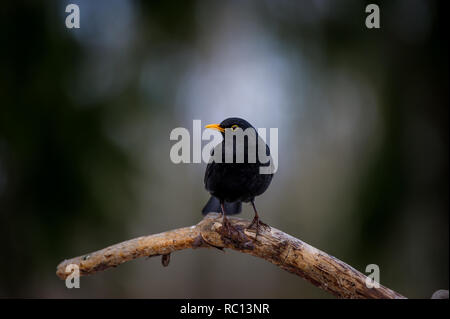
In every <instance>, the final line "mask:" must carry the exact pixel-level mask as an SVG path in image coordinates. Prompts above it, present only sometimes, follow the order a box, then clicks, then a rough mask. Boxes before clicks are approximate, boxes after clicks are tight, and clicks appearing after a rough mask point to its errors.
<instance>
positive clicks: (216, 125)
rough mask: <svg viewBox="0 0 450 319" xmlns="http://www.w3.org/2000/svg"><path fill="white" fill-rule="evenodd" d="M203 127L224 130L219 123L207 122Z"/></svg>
mask: <svg viewBox="0 0 450 319" xmlns="http://www.w3.org/2000/svg"><path fill="white" fill-rule="evenodd" d="M205 128H210V129H212V130H217V131H221V132H225V129H224V128H223V127H222V126H220V124H209V125H206V126H205Z"/></svg>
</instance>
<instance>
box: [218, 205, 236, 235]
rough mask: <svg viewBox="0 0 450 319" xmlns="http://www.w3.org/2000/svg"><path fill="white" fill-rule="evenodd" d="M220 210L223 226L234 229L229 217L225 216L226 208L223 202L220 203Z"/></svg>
mask: <svg viewBox="0 0 450 319" xmlns="http://www.w3.org/2000/svg"><path fill="white" fill-rule="evenodd" d="M220 208H221V209H222V225H223V227H225V228H227V229H228V228H230V227H233V226H231V223H230V221H229V220H228V218H227V216H226V215H225V206H224V205H223V202H220Z"/></svg>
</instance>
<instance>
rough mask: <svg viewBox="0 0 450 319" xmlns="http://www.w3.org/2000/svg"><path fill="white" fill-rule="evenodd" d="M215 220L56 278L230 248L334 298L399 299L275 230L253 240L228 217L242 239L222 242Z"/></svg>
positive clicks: (122, 247) (82, 259)
mask: <svg viewBox="0 0 450 319" xmlns="http://www.w3.org/2000/svg"><path fill="white" fill-rule="evenodd" d="M219 217H220V215H218V214H216V213H210V214H208V215H207V216H206V217H205V218H204V219H203V220H201V221H200V222H199V223H198V224H197V225H194V226H191V227H184V228H179V229H175V230H170V231H167V232H164V233H160V234H156V235H150V236H143V237H139V238H135V239H131V240H128V241H125V242H122V243H119V244H116V245H113V246H110V247H107V248H105V249H102V250H99V251H96V252H94V253H91V254H88V255H84V256H79V257H75V258H72V259H69V260H65V261H63V262H61V263H60V264H59V265H58V267H57V271H56V274H57V275H58V276H59V277H60V278H61V279H65V278H67V276H68V275H69V274H70V272H69V273H66V267H67V266H68V265H69V264H75V265H78V267H79V269H80V274H81V275H90V274H94V273H96V272H98V271H102V270H105V269H108V268H111V267H116V266H118V265H120V264H122V263H124V262H127V261H130V260H133V259H136V258H138V257H152V256H159V255H161V256H163V257H162V263H163V265H164V266H167V265H168V264H169V261H170V253H172V252H175V251H177V250H182V249H187V248H199V247H216V248H219V249H223V248H231V249H234V250H237V251H240V252H242V253H246V254H250V255H253V256H256V257H260V258H263V259H265V260H267V261H269V262H271V263H273V264H274V265H277V266H278V267H280V268H282V269H284V270H286V271H289V272H291V273H293V274H296V275H298V276H300V277H303V278H305V279H306V280H308V281H309V282H311V283H312V284H314V285H315V286H318V287H320V288H322V289H324V290H326V291H328V292H330V293H332V294H333V295H335V296H337V297H340V298H388V299H391V298H405V297H404V296H402V295H400V294H398V293H397V292H395V291H393V290H391V289H389V288H386V287H384V286H382V285H380V287H379V288H368V287H367V286H366V279H367V277H366V276H365V275H363V274H362V273H360V272H359V271H357V270H355V269H354V268H353V267H351V266H349V265H347V264H346V263H344V262H342V261H340V260H338V259H336V258H335V257H333V256H330V255H328V254H326V253H324V252H322V251H320V250H318V249H316V248H314V247H312V246H310V245H308V244H307V243H305V242H303V241H301V240H300V239H297V238H294V237H292V236H290V235H288V234H286V233H283V232H282V231H280V230H277V229H275V228H273V227H272V228H270V229H269V227H267V228H265V229H262V230H261V231H260V232H259V234H258V238H257V240H255V231H254V230H252V229H250V230H247V229H245V227H247V226H248V225H249V224H250V222H249V221H247V220H244V219H240V218H236V217H229V220H230V222H231V223H232V225H233V226H235V227H236V228H238V229H241V230H242V231H243V232H244V233H245V235H246V236H244V237H246V238H247V239H248V238H250V239H251V242H248V241H245V239H243V238H242V236H241V237H239V236H238V237H234V238H226V237H224V235H223V233H222V232H221V230H222V223H221V219H220V218H219Z"/></svg>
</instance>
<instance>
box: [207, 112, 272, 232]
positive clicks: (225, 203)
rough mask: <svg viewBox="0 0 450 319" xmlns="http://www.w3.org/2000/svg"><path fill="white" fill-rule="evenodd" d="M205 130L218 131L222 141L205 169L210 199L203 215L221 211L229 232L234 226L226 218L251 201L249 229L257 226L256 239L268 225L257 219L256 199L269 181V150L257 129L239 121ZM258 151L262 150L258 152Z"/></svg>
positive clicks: (230, 119)
mask: <svg viewBox="0 0 450 319" xmlns="http://www.w3.org/2000/svg"><path fill="white" fill-rule="evenodd" d="M206 128H210V129H214V130H218V131H220V132H221V133H222V136H223V138H224V140H223V141H222V142H221V143H220V144H219V145H217V146H216V147H215V148H214V150H213V151H212V153H211V160H210V162H209V164H208V166H207V167H206V172H205V179H204V182H205V187H206V189H207V190H208V192H209V193H210V194H211V198H210V199H209V201H208V203H206V205H205V207H204V208H203V210H202V213H203V215H206V214H208V213H210V212H221V213H222V216H223V223H222V224H223V226H224V229H225V230H226V231H227V232H228V233H229V232H231V231H233V227H232V226H231V224H230V223H229V221H228V219H227V217H226V215H234V214H239V213H240V212H241V209H242V202H250V203H251V204H252V207H253V210H254V211H255V217H254V218H253V221H252V223H251V224H250V225H249V227H248V228H252V227H253V226H256V236H258V232H259V228H260V226H267V225H265V224H264V223H263V222H262V221H260V219H259V215H258V212H257V210H256V207H255V197H256V196H258V195H261V194H262V193H264V192H265V191H266V189H267V188H268V187H269V184H270V182H271V181H272V177H273V161H272V157H271V156H270V149H269V147H268V146H267V145H266V143H265V142H264V141H263V140H262V139H261V137H259V135H258V133H257V131H256V129H255V128H254V127H253V126H252V125H251V124H250V123H248V122H247V121H246V120H243V119H241V118H235V117H234V118H228V119H226V120H224V121H223V122H222V123H220V124H210V125H207V126H206ZM231 139H232V140H231ZM227 141H228V142H227ZM260 148H262V151H259V149H260ZM264 150H265V151H264ZM260 153H261V154H260ZM260 157H265V158H260ZM262 160H263V161H262Z"/></svg>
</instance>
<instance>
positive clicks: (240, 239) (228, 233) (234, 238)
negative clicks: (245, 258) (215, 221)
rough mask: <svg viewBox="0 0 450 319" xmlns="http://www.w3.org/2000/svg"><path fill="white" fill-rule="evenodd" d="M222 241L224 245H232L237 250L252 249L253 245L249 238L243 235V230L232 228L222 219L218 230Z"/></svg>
mask: <svg viewBox="0 0 450 319" xmlns="http://www.w3.org/2000/svg"><path fill="white" fill-rule="evenodd" d="M218 232H219V234H220V237H221V239H222V241H223V242H224V243H225V244H229V245H233V246H234V247H236V248H239V249H253V248H254V245H253V243H252V241H251V240H250V238H248V236H247V235H246V234H245V232H244V228H243V227H241V226H239V225H236V226H233V225H232V224H231V223H230V221H229V220H228V219H224V220H223V222H222V227H220V228H219V230H218Z"/></svg>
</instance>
